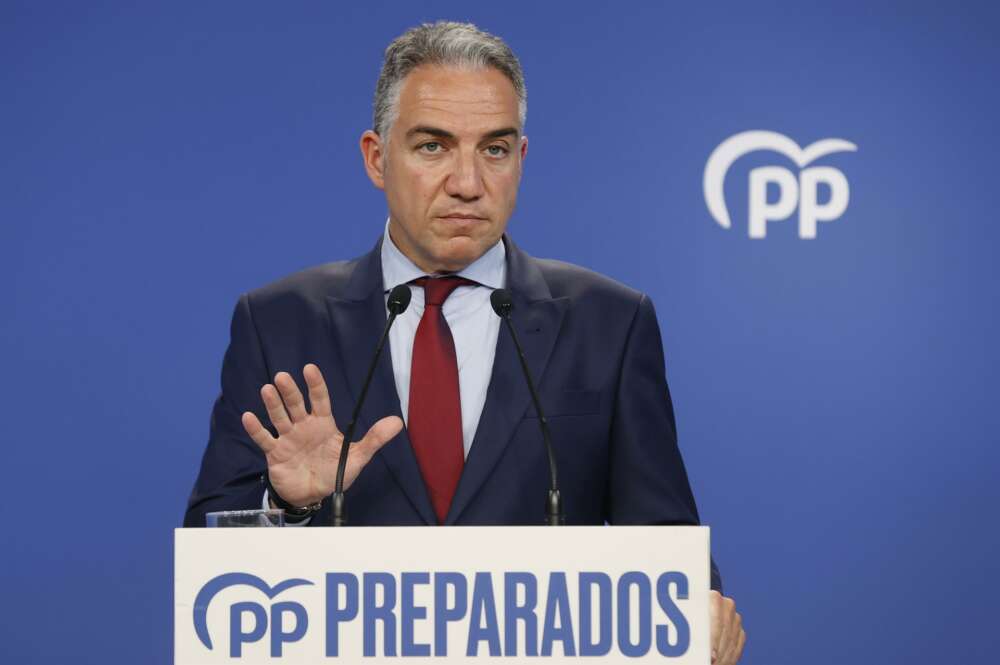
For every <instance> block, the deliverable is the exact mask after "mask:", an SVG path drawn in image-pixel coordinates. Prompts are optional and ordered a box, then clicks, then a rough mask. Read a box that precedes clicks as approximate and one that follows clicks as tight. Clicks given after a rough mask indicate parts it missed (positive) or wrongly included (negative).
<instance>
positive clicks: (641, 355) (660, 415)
mask: <svg viewBox="0 0 1000 665" xmlns="http://www.w3.org/2000/svg"><path fill="white" fill-rule="evenodd" d="M611 437H612V438H611V450H612V453H611V468H610V478H609V483H610V487H609V490H610V491H609V492H608V495H607V496H608V498H609V503H610V505H609V506H608V509H607V515H608V521H609V522H610V523H611V524H678V525H685V524H690V525H694V524H698V523H699V519H698V509H697V507H696V506H695V501H694V495H693V494H692V492H691V485H690V483H689V482H688V477H687V471H686V470H685V468H684V461H683V459H682V458H681V453H680V450H679V449H678V447H677V427H676V423H675V420H674V409H673V404H672V402H671V400H670V390H669V388H668V387H667V378H666V373H665V369H664V358H663V344H662V342H661V339H660V328H659V325H658V324H657V322H656V312H655V311H654V309H653V304H652V302H651V301H650V300H649V298H647V297H646V296H645V295H643V296H642V297H641V298H640V301H639V306H638V308H637V310H636V313H635V317H634V319H633V321H632V326H631V329H630V331H629V334H628V338H627V340H626V343H625V349H624V352H623V357H622V364H621V374H620V376H619V380H618V387H617V391H616V395H615V413H614V416H613V418H612V425H611ZM711 577H712V588H713V589H716V590H720V591H721V588H722V581H721V578H720V576H719V572H718V569H717V568H716V566H715V563H714V562H712V571H711Z"/></svg>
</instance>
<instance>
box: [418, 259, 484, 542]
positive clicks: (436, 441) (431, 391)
mask: <svg viewBox="0 0 1000 665" xmlns="http://www.w3.org/2000/svg"><path fill="white" fill-rule="evenodd" d="M413 284H416V285H417V286H422V287H423V288H424V314H423V316H422V317H421V318H420V324H419V325H418V326H417V334H416V337H414V339H413V361H412V364H411V365H410V405H409V412H408V414H407V415H408V418H407V420H408V422H407V424H406V429H407V431H408V432H409V435H410V442H411V443H412V444H413V451H414V453H416V456H417V464H418V465H419V466H420V473H421V474H422V475H423V477H424V483H425V484H426V485H427V491H428V493H429V494H430V497H431V503H432V504H433V506H434V512H435V513H437V518H438V522H439V523H443V522H444V519H445V517H446V516H447V515H448V508H449V506H451V499H452V497H453V496H454V495H455V488H456V487H457V486H458V479H459V477H460V476H461V475H462V465H463V464H464V463H465V452H464V447H463V445H462V404H461V398H460V396H459V390H458V361H457V359H456V356H455V340H454V339H452V336H451V329H450V328H449V327H448V322H447V321H445V318H444V313H443V312H442V311H441V307H442V305H444V301H445V300H447V299H448V296H450V295H451V292H452V291H454V290H455V289H457V288H458V287H459V286H462V285H463V284H475V282H472V281H469V280H467V279H463V278H461V277H438V278H434V279H432V278H429V277H421V278H420V279H417V280H414V281H413Z"/></svg>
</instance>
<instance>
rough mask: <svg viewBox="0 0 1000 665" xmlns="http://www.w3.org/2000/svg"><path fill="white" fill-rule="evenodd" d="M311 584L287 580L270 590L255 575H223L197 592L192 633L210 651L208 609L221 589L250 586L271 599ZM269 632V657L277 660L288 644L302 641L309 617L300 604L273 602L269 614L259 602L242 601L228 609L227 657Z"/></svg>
mask: <svg viewBox="0 0 1000 665" xmlns="http://www.w3.org/2000/svg"><path fill="white" fill-rule="evenodd" d="M304 585H312V582H310V581H309V580H302V579H290V580H285V581H284V582H279V583H278V584H275V585H274V586H273V587H271V586H269V585H268V584H267V582H265V581H264V580H262V579H260V578H259V577H257V576H256V575H250V574H249V573H226V574H225V575H219V576H218V577H214V578H212V579H211V580H209V581H208V582H207V583H206V584H205V586H203V587H202V588H201V591H199V592H198V596H197V597H196V598H195V601H194V630H195V633H196V634H197V635H198V639H199V640H200V641H201V643H202V644H204V645H205V648H207V649H208V650H209V651H211V649H212V638H211V636H210V635H209V634H208V606H209V604H211V602H212V598H214V597H215V595H216V594H218V593H219V592H220V591H222V590H223V589H226V588H229V587H232V586H249V587H252V588H254V589H257V590H258V591H260V592H261V593H263V594H264V595H265V596H267V597H268V598H271V599H273V598H274V597H275V596H277V595H278V594H280V593H281V592H283V591H286V590H287V589H291V588H293V587H297V586H304ZM245 618H247V619H250V624H251V625H250V628H249V629H248V630H244V623H245V622H244V619H245ZM268 627H270V629H271V640H270V641H271V657H272V658H280V657H281V652H282V647H283V646H284V645H285V644H286V643H288V642H297V641H298V640H301V639H302V638H303V637H304V636H305V634H306V630H307V629H308V628H309V616H308V615H307V614H306V608H305V607H303V606H302V605H301V604H300V603H296V602H291V601H284V602H278V603H272V604H271V606H270V611H268V609H267V608H265V607H264V606H263V605H261V604H260V603H255V602H253V601H244V602H239V603H233V604H232V605H230V607H229V655H230V656H231V657H232V658H239V657H241V656H242V655H243V645H244V644H248V643H251V642H258V641H260V640H261V639H262V638H263V637H264V636H265V635H267V632H268Z"/></svg>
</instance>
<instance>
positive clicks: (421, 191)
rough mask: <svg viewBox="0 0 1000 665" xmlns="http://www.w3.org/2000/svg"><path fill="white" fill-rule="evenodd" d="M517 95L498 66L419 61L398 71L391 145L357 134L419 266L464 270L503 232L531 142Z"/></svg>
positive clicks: (398, 238)
mask: <svg viewBox="0 0 1000 665" xmlns="http://www.w3.org/2000/svg"><path fill="white" fill-rule="evenodd" d="M517 101H518V100H517V94H516V93H515V92H514V86H513V85H512V84H511V83H510V81H509V80H508V79H507V77H505V76H504V75H503V74H501V73H500V72H499V71H497V70H495V69H489V68H487V69H478V70H466V69H456V68H451V67H441V66H434V65H424V66H421V67H418V68H416V69H414V70H413V71H412V72H410V74H409V75H408V76H407V77H406V78H405V79H404V80H403V84H402V86H401V90H400V94H399V105H398V116H397V118H396V121H395V122H394V123H393V125H392V127H391V128H390V130H389V136H388V146H386V142H385V140H384V139H383V138H381V137H379V136H378V135H377V134H375V133H374V132H371V131H368V132H365V134H364V135H363V136H362V138H361V148H362V152H363V153H364V155H365V167H366V169H367V171H368V175H369V177H370V178H371V179H372V182H374V183H375V186H376V187H379V188H381V189H384V190H385V196H386V200H387V202H388V204H389V233H390V235H391V236H392V240H393V242H395V243H396V245H397V246H398V247H399V249H400V250H402V252H403V253H404V254H406V256H408V257H409V258H410V260H412V261H413V262H414V263H415V264H416V265H417V266H418V267H419V268H421V269H422V270H424V271H425V272H428V273H433V272H452V271H457V270H461V269H462V268H464V267H465V266H467V265H469V264H470V263H472V262H473V261H475V260H476V259H478V258H479V257H480V256H482V255H483V254H484V253H485V252H486V251H487V250H488V249H489V248H490V247H492V246H493V245H494V244H496V242H497V240H499V239H500V236H501V235H502V234H503V232H504V229H505V228H506V226H507V220H508V219H509V218H510V215H511V213H512V212H513V211H514V204H515V203H516V201H517V188H518V184H519V183H520V180H521V168H522V162H523V160H524V157H525V155H526V154H527V149H528V141H527V138H525V137H522V136H521V132H520V121H519V119H518V104H517Z"/></svg>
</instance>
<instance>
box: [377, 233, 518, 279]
mask: <svg viewBox="0 0 1000 665" xmlns="http://www.w3.org/2000/svg"><path fill="white" fill-rule="evenodd" d="M455 274H456V275H458V276H459V277H464V278H466V279H471V280H472V281H473V282H478V283H479V284H482V285H483V286H486V287H489V288H491V289H501V288H503V285H504V281H505V280H506V277H507V248H506V247H504V244H503V241H502V240H498V241H497V244H495V245H493V246H492V247H490V248H489V249H488V250H487V251H486V253H485V254H483V255H482V256H480V257H479V258H478V259H476V260H475V261H473V262H472V263H470V264H469V265H467V266H465V268H463V269H462V270H460V271H458V272H457V273H455ZM426 276H428V275H427V273H425V272H424V271H423V270H421V269H420V268H418V267H417V266H416V264H414V263H413V261H411V260H410V259H409V258H408V257H407V256H406V255H405V254H403V252H401V251H400V250H399V248H398V247H396V243H394V242H393V241H392V238H390V237H389V222H388V220H386V223H385V231H384V232H383V236H382V288H383V290H384V291H386V292H388V291H389V290H390V289H392V287H394V286H396V285H398V284H407V283H409V282H412V281H413V280H415V279H417V278H419V277H426Z"/></svg>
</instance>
